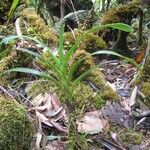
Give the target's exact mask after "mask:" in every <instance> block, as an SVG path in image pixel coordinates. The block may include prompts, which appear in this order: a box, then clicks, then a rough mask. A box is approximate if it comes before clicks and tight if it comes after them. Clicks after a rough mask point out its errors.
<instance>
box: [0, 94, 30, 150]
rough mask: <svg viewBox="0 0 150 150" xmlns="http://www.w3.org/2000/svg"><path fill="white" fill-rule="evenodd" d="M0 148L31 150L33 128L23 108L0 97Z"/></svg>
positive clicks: (12, 101)
mask: <svg viewBox="0 0 150 150" xmlns="http://www.w3.org/2000/svg"><path fill="white" fill-rule="evenodd" d="M0 108H1V111H0V147H1V149H7V150H22V149H29V148H31V147H30V146H31V141H32V136H33V127H32V126H31V123H30V122H29V120H28V117H27V113H26V110H25V108H23V107H22V106H21V105H19V104H18V103H17V102H15V101H14V100H13V99H6V98H4V97H2V96H0Z"/></svg>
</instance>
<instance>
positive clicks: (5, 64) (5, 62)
mask: <svg viewBox="0 0 150 150" xmlns="http://www.w3.org/2000/svg"><path fill="white" fill-rule="evenodd" d="M16 56H17V53H16V51H12V52H11V53H10V54H9V55H8V56H6V57H4V58H3V59H1V60H0V72H3V71H6V70H7V69H8V68H9V66H10V65H11V64H12V63H13V62H14V61H15V60H16Z"/></svg>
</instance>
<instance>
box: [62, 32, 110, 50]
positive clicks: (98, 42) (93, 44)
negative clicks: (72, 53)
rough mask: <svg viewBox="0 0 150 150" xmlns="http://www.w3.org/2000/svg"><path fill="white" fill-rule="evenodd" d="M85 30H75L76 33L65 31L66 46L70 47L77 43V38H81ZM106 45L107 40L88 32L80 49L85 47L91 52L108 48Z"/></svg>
mask: <svg viewBox="0 0 150 150" xmlns="http://www.w3.org/2000/svg"><path fill="white" fill-rule="evenodd" d="M84 32H86V31H84V30H77V31H75V32H74V35H73V34H72V32H67V33H65V34H64V47H65V48H66V49H68V48H70V47H71V46H72V45H73V44H74V43H75V41H76V39H79V38H80V37H81V36H82V35H83V34H84ZM106 47H107V46H106V43H105V41H104V40H103V39H102V38H100V37H98V36H97V35H95V34H94V33H88V34H87V35H86V37H85V38H84V39H83V40H82V42H81V43H80V45H79V49H84V50H85V51H87V52H89V53H93V52H95V51H96V50H101V49H106Z"/></svg>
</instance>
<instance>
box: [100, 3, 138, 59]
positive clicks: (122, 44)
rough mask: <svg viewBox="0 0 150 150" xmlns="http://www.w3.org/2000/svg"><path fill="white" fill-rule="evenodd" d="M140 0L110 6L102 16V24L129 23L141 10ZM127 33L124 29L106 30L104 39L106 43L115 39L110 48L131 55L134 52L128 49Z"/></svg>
mask: <svg viewBox="0 0 150 150" xmlns="http://www.w3.org/2000/svg"><path fill="white" fill-rule="evenodd" d="M140 4H141V3H140V1H139V0H135V1H132V2H130V3H128V4H125V5H120V6H118V7H116V8H112V9H110V10H108V11H107V12H106V13H104V15H103V17H102V21H101V23H102V24H108V23H116V22H122V23H126V24H129V25H131V22H132V19H133V18H136V17H137V16H138V15H139V12H140V10H141V8H140ZM127 36H128V33H127V32H124V31H120V32H118V31H116V30H114V31H112V30H109V31H106V33H105V35H104V37H103V38H104V40H106V42H107V43H108V41H109V40H113V41H115V44H114V45H113V47H112V50H113V51H115V52H118V53H119V54H122V55H124V56H128V57H133V56H134V54H133V52H132V51H130V50H129V49H128V46H127Z"/></svg>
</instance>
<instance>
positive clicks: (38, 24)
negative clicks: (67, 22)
mask: <svg viewBox="0 0 150 150" xmlns="http://www.w3.org/2000/svg"><path fill="white" fill-rule="evenodd" d="M20 15H21V16H22V17H23V18H25V19H26V20H27V22H28V25H29V29H30V32H33V33H35V34H36V35H37V36H39V37H41V38H42V39H43V40H44V41H46V42H47V41H49V42H50V44H51V45H52V46H53V45H57V44H58V38H57V36H56V34H55V33H54V31H53V30H52V28H50V27H49V26H47V25H46V24H45V22H44V20H43V19H42V18H41V17H40V16H39V15H38V14H37V13H36V11H35V10H34V9H29V8H27V9H24V10H23V11H22V12H21V13H20Z"/></svg>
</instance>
